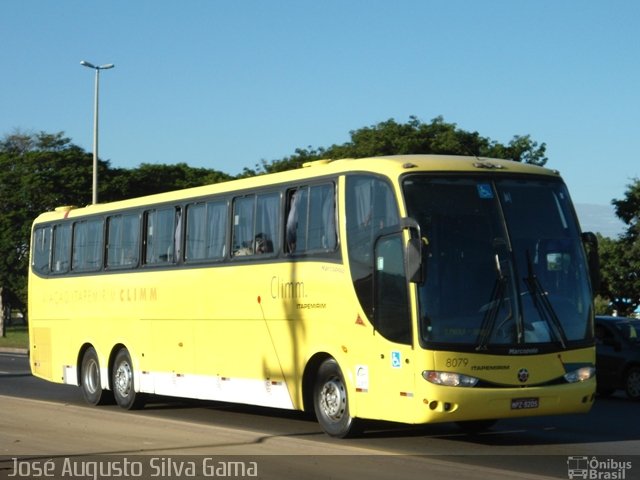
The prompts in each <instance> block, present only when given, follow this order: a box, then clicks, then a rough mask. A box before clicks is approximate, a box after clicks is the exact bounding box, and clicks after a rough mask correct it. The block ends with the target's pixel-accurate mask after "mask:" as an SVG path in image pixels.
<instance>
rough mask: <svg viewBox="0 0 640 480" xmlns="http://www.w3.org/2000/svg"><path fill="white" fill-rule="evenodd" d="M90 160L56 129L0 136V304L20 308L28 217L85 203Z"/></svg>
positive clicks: (88, 194) (22, 306)
mask: <svg viewBox="0 0 640 480" xmlns="http://www.w3.org/2000/svg"><path fill="white" fill-rule="evenodd" d="M91 165H92V163H91V155H89V154H87V153H86V152H84V151H83V150H82V149H81V148H79V147H77V146H75V145H73V144H71V142H70V140H69V139H68V138H66V137H65V136H64V135H63V134H62V133H56V134H49V133H45V132H40V133H38V134H35V135H29V134H23V133H20V132H16V133H14V134H12V135H10V136H7V137H5V138H4V140H3V141H2V142H0V204H1V205H2V211H1V212H0V285H2V286H3V287H4V288H3V292H4V298H3V300H4V304H5V305H10V306H11V307H12V308H18V309H21V310H23V311H24V309H25V304H26V289H27V285H26V271H27V263H28V257H29V238H30V231H31V223H32V222H33V219H34V218H35V217H36V216H37V215H38V214H39V213H40V212H42V211H46V210H52V209H53V208H55V207H57V206H61V205H83V204H86V203H88V202H89V201H90V199H91V191H90V189H91V168H92V167H91ZM105 168H106V165H105V164H104V163H103V164H102V165H101V169H102V170H104V169H105Z"/></svg>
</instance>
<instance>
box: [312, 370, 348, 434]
mask: <svg viewBox="0 0 640 480" xmlns="http://www.w3.org/2000/svg"><path fill="white" fill-rule="evenodd" d="M313 406H314V409H315V412H316V418H317V419H318V423H320V426H321V427H322V428H323V429H324V431H325V432H327V434H329V435H331V436H332V437H340V438H346V437H350V436H353V435H355V434H357V433H358V430H359V428H358V425H357V420H356V419H355V418H353V417H352V416H351V414H350V413H349V397H348V395H347V387H346V383H345V381H344V377H343V375H342V372H341V371H340V367H339V366H338V363H337V362H336V361H335V360H334V359H332V358H331V359H328V360H325V361H324V362H323V363H322V364H321V365H320V368H319V369H318V374H317V377H316V383H315V387H314V390H313Z"/></svg>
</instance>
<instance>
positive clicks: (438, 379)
mask: <svg viewBox="0 0 640 480" xmlns="http://www.w3.org/2000/svg"><path fill="white" fill-rule="evenodd" d="M422 377H423V378H424V379H425V380H426V381H427V382H431V383H435V384H436V385H445V386H447V387H475V385H476V383H478V379H477V378H476V377H470V376H468V375H463V374H461V373H453V372H437V371H435V370H425V371H424V372H422Z"/></svg>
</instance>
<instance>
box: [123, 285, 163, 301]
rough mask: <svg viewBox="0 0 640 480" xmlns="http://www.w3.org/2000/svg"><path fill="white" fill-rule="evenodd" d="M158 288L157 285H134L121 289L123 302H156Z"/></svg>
mask: <svg viewBox="0 0 640 480" xmlns="http://www.w3.org/2000/svg"><path fill="white" fill-rule="evenodd" d="M157 299H158V290H157V289H156V288H155V287H149V288H147V287H132V288H121V289H120V301H121V302H147V301H150V302H155V301H156V300H157Z"/></svg>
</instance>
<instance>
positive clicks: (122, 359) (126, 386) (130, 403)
mask: <svg viewBox="0 0 640 480" xmlns="http://www.w3.org/2000/svg"><path fill="white" fill-rule="evenodd" d="M133 375H134V374H133V363H132V362H131V355H129V351H128V350H127V349H126V348H121V349H120V350H118V353H116V357H115V360H114V361H113V369H112V370H111V386H112V388H113V396H114V397H115V399H116V403H117V404H118V405H119V406H120V407H122V408H124V409H125V410H136V409H138V408H142V407H143V406H144V402H145V398H144V394H142V393H138V392H136V391H135V389H134V383H133Z"/></svg>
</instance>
